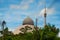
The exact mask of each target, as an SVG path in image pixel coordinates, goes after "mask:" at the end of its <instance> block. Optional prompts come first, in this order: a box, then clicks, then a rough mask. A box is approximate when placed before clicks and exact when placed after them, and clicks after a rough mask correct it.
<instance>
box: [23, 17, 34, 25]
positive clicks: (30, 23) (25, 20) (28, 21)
mask: <svg viewBox="0 0 60 40" xmlns="http://www.w3.org/2000/svg"><path fill="white" fill-rule="evenodd" d="M26 24H28V25H34V22H33V20H32V19H31V18H30V17H27V18H25V19H24V21H23V25H26Z"/></svg>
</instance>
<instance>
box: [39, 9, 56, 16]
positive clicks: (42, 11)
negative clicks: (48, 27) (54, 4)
mask: <svg viewBox="0 0 60 40" xmlns="http://www.w3.org/2000/svg"><path fill="white" fill-rule="evenodd" d="M44 12H45V8H44V9H42V10H41V11H40V15H39V16H43V15H44ZM54 12H55V9H54V8H50V9H48V8H46V13H47V15H51V14H53V13H54Z"/></svg>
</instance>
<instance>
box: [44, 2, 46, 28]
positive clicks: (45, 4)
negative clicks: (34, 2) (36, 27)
mask: <svg viewBox="0 0 60 40" xmlns="http://www.w3.org/2000/svg"><path fill="white" fill-rule="evenodd" d="M46 15H47V14H46V2H45V11H44V27H45V26H46Z"/></svg>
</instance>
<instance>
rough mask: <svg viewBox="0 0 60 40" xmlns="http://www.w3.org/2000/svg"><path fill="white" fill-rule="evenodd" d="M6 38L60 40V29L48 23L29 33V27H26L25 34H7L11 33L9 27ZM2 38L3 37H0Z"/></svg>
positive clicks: (7, 39)
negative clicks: (59, 34)
mask: <svg viewBox="0 0 60 40" xmlns="http://www.w3.org/2000/svg"><path fill="white" fill-rule="evenodd" d="M4 31H5V37H4V39H5V40H60V38H58V37H57V34H58V32H59V29H58V28H56V27H55V25H50V24H48V25H46V26H45V27H44V28H42V29H41V28H39V30H33V32H32V33H27V32H26V31H27V28H26V29H25V31H24V32H25V33H24V34H18V35H13V34H12V35H7V34H8V33H9V31H8V28H6V29H5V30H4ZM0 40H2V37H0Z"/></svg>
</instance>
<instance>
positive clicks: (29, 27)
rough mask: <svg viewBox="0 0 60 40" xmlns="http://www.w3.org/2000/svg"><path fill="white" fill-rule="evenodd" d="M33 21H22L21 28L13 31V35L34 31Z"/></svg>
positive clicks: (28, 19) (27, 19) (29, 19)
mask: <svg viewBox="0 0 60 40" xmlns="http://www.w3.org/2000/svg"><path fill="white" fill-rule="evenodd" d="M34 29H35V28H34V21H33V20H32V19H31V18H30V17H27V18H25V19H24V21H23V23H22V26H19V27H18V28H16V30H14V32H13V33H14V34H19V33H24V32H26V31H27V32H32V31H33V30H34Z"/></svg>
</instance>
